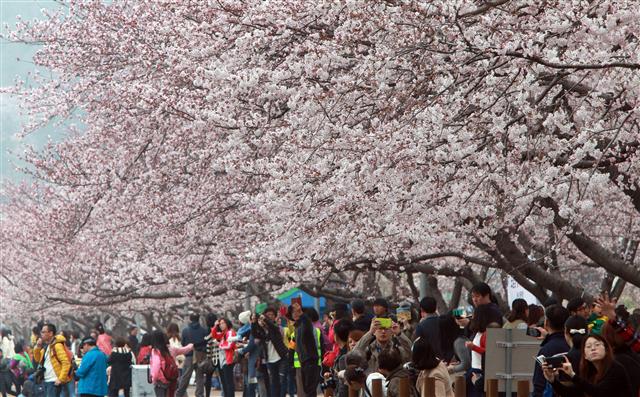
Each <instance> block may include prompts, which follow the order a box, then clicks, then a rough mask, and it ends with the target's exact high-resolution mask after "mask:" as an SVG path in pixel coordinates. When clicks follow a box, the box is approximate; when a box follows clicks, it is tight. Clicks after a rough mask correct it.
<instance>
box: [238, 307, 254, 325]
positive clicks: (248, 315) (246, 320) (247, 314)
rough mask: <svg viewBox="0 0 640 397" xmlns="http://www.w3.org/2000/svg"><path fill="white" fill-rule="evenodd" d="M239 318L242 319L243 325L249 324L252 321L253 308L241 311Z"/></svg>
mask: <svg viewBox="0 0 640 397" xmlns="http://www.w3.org/2000/svg"><path fill="white" fill-rule="evenodd" d="M238 320H240V322H241V323H242V324H243V325H244V324H248V323H249V321H251V310H247V311H246V312H242V313H240V315H239V316H238Z"/></svg>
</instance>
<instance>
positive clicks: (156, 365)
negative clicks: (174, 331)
mask: <svg viewBox="0 0 640 397" xmlns="http://www.w3.org/2000/svg"><path fill="white" fill-rule="evenodd" d="M191 350H193V343H189V344H188V345H186V346H185V347H171V346H169V353H171V357H173V359H174V360H175V358H176V356H179V355H180V354H185V353H189V352H190V351H191ZM149 366H150V368H149V371H150V372H151V383H154V384H155V383H164V384H165V385H166V384H168V383H169V381H168V380H167V378H165V377H164V372H163V370H164V366H165V360H164V357H162V354H161V353H160V352H159V351H158V350H156V349H152V350H151V362H150V363H149Z"/></svg>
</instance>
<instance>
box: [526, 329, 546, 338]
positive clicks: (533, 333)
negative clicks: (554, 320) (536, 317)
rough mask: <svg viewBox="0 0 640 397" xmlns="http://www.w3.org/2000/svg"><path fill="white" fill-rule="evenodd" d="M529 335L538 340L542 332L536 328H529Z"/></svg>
mask: <svg viewBox="0 0 640 397" xmlns="http://www.w3.org/2000/svg"><path fill="white" fill-rule="evenodd" d="M527 335H529V336H533V337H534V338H538V337H540V336H541V335H542V332H540V331H539V330H538V329H536V328H533V327H529V328H527Z"/></svg>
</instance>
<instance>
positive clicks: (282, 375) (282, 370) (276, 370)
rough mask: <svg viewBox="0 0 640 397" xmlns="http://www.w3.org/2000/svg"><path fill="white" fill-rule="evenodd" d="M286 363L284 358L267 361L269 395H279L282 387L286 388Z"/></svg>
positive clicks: (278, 396)
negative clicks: (271, 361) (273, 361)
mask: <svg viewBox="0 0 640 397" xmlns="http://www.w3.org/2000/svg"><path fill="white" fill-rule="evenodd" d="M286 364H287V363H286V360H283V359H281V360H280V361H276V362H275V363H267V370H268V371H269V389H270V390H269V391H270V394H269V397H281V395H282V389H286V385H287V383H286V382H287V374H286V371H287V366H286Z"/></svg>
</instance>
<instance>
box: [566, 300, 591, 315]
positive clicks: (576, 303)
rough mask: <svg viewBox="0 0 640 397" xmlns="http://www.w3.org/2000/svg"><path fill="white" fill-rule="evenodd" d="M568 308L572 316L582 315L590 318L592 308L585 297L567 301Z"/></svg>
mask: <svg viewBox="0 0 640 397" xmlns="http://www.w3.org/2000/svg"><path fill="white" fill-rule="evenodd" d="M567 310H569V313H570V314H571V315H572V316H580V317H582V318H584V319H585V320H586V319H588V318H589V315H590V314H591V310H589V305H588V304H587V302H585V300H584V299H583V298H573V299H571V300H569V302H567Z"/></svg>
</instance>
